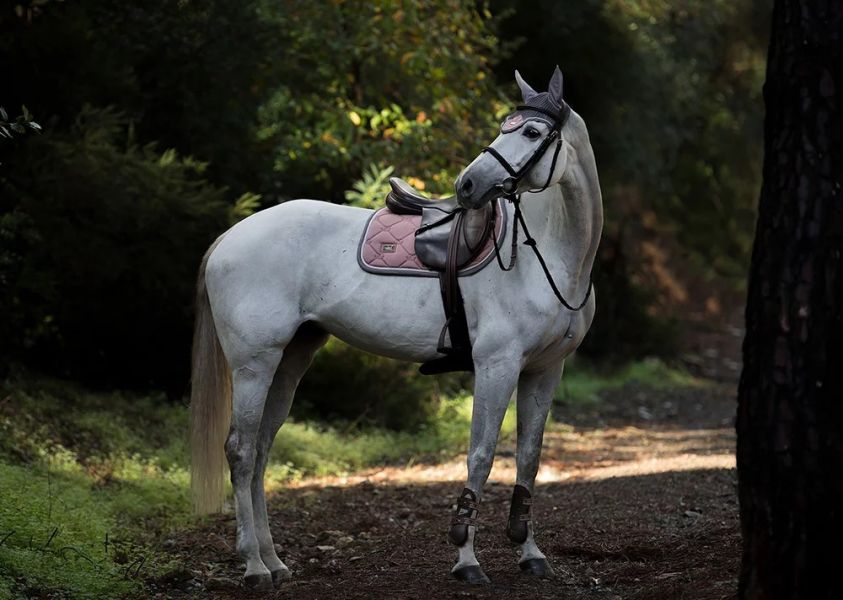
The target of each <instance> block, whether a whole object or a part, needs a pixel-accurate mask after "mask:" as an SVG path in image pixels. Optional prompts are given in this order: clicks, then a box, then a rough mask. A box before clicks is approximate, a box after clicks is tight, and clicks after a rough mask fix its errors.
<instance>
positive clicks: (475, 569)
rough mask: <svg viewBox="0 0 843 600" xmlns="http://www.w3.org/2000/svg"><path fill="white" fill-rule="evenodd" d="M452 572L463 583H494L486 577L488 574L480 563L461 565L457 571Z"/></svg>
mask: <svg viewBox="0 0 843 600" xmlns="http://www.w3.org/2000/svg"><path fill="white" fill-rule="evenodd" d="M451 574H452V575H453V576H454V577H455V578H456V579H457V580H459V581H462V582H463V583H470V584H472V585H477V584H481V583H492V582H491V581H489V578H488V577H486V574H485V573H484V572H483V569H481V568H480V565H468V566H465V567H460V568H459V569H456V570H455V571H451Z"/></svg>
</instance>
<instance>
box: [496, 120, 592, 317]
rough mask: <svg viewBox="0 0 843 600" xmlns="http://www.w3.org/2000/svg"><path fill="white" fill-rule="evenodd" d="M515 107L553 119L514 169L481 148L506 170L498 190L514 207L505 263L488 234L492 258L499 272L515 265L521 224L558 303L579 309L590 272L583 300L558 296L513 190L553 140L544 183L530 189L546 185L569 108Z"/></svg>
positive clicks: (560, 145) (527, 242) (584, 300)
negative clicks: (574, 302) (556, 110)
mask: <svg viewBox="0 0 843 600" xmlns="http://www.w3.org/2000/svg"><path fill="white" fill-rule="evenodd" d="M516 110H531V111H537V112H540V113H544V114H546V115H548V116H549V117H551V118H552V119H553V128H552V130H551V132H550V133H549V134H548V135H547V137H545V138H544V139H543V140H542V143H541V144H540V145H539V147H538V148H536V151H535V152H533V155H532V156H531V157H530V158H529V159H528V160H527V162H526V163H524V166H522V167H521V168H520V169H519V170H518V171H516V170H515V169H513V168H512V165H510V164H509V162H508V161H507V160H506V159H505V158H504V157H503V156H502V155H501V154H500V152H498V151H497V150H495V149H494V148H492V147H491V146H486V147H485V148H483V152H488V153H489V154H491V155H492V156H493V157H495V159H496V160H497V161H498V162H499V163H500V164H501V166H502V167H503V168H504V169H506V172H507V173H509V175H510V176H509V177H507V178H506V179H505V180H504V182H503V183H502V184H501V185H500V188H501V190H502V191H503V192H504V194H503V196H504V198H506V199H507V200H509V201H510V202H511V203H512V204H513V205H514V206H515V218H514V219H513V220H512V250H511V253H510V255H509V265H508V266H506V267H505V266H504V265H503V260H501V250H500V248H499V247H498V240H497V237H495V236H492V242H493V243H494V246H495V258H496V259H497V261H498V266H499V267H500V269H501V270H502V271H511V270H512V269H513V268H514V267H515V261H516V259H517V257H518V224H519V223H521V228H522V229H523V230H524V235H525V236H527V239H526V240H524V245H525V246H529V247H530V248H532V250H533V253H534V254H535V255H536V258H537V259H538V261H539V264H540V265H541V267H542V271H544V276H545V278H546V279H547V282H548V283H549V284H550V289H552V290H553V293H554V295H555V296H556V298H557V299H558V300H559V302H560V303H562V306H564V307H565V308H567V309H568V310H571V311H574V312H576V311H578V310H581V309H582V308H583V307H584V306H585V305H586V303H587V302H588V299H589V298H590V297H591V290H592V289H594V283H593V282H592V279H591V275H590V274H589V277H588V291H587V292H586V293H585V298H583V301H582V302H580V303H579V305H577V306H576V307H574V306H571V304H569V303H568V301H567V300H565V297H564V296H563V295H562V292H560V291H559V288H558V287H557V285H556V282H555V281H554V279H553V275H552V274H551V273H550V270H549V269H548V268H547V263H546V262H545V260H544V257H543V256H542V254H541V252H540V251H539V247H538V244H537V243H536V240H535V238H533V236H531V235H530V230H529V229H527V223H526V221H525V220H524V215H523V214H521V194H519V193H516V191H515V190H517V189H518V183H519V182H520V181H521V179H523V178H524V175H526V174H527V172H528V171H529V170H530V169H531V168H532V167H533V166H534V165H535V164H536V163H537V162H538V161H539V159H541V157H542V156H544V153H545V152H546V151H547V149H548V147H549V146H550V144H552V143H553V141H554V140H556V150H554V152H553V161H552V162H551V165H550V170H549V171H548V173H547V179H546V180H545V183H544V185H543V186H542V187H541V188H540V189H538V190H530V191H531V192H534V193H538V192H543V191H544V190H546V189H547V188H548V187H549V186H550V180H551V178H552V177H553V172H554V171H555V170H556V161H557V159H558V158H559V152H560V151H561V149H562V135H561V132H562V127H564V125H565V123H566V121H567V120H568V116H569V115H570V114H571V107H569V106H568V105H567V104H565V105H564V107H563V109H562V112H561V113H559V114H557V113H554V112H553V111H550V110H546V109H544V108H542V107H538V106H518V107H516Z"/></svg>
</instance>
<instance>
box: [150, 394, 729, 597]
mask: <svg viewBox="0 0 843 600" xmlns="http://www.w3.org/2000/svg"><path fill="white" fill-rule="evenodd" d="M683 393H684V392H683ZM665 397H666V396H665ZM671 398H672V400H670V402H673V401H676V396H675V395H674V396H671ZM732 398H733V396H732V395H731V391H730V390H723V389H721V390H719V391H718V390H711V389H706V390H698V391H696V392H692V393H691V394H690V395H689V396H688V397H686V398H685V399H684V400H681V401H680V403H681V404H683V406H681V407H680V408H678V409H677V410H671V408H670V407H668V411H666V413H665V414H663V415H662V414H659V412H658V410H657V408H658V406H657V405H661V406H663V405H664V402H667V400H664V397H661V396H658V395H656V396H655V397H651V396H647V397H646V398H642V399H641V402H643V404H642V405H641V406H644V408H645V410H643V411H642V410H639V408H640V406H639V405H638V401H633V402H630V401H629V396H628V395H626V396H624V394H622V393H621V394H618V395H617V396H616V397H613V398H607V403H608V404H607V405H606V406H604V407H603V408H605V409H607V410H606V411H605V412H603V416H602V417H600V418H601V419H603V420H604V423H603V427H602V428H601V427H598V426H597V424H595V423H593V422H588V421H584V420H582V419H580V421H579V422H578V423H577V424H576V425H573V426H570V425H556V426H554V427H553V428H551V430H550V431H549V432H548V439H547V440H546V444H545V455H546V456H545V463H546V464H549V465H550V466H547V467H546V470H544V471H543V472H542V473H540V479H539V481H540V483H539V484H538V485H537V489H536V494H535V498H536V504H535V507H534V517H535V519H536V525H537V529H538V540H539V544H540V546H541V547H542V548H543V549H544V551H545V552H546V553H547V554H548V557H549V558H550V560H551V563H552V564H553V566H554V568H555V569H556V577H554V578H553V579H549V580H543V581H539V580H535V579H532V578H530V577H528V576H525V575H522V574H521V573H520V572H519V570H518V567H517V562H518V555H517V547H513V546H511V545H509V543H508V542H507V541H506V537H505V535H504V525H505V519H506V515H507V512H508V501H509V495H510V492H511V487H510V486H511V476H512V475H513V474H514V473H513V472H512V468H511V464H510V463H512V460H513V459H512V458H511V456H510V454H511V449H508V448H507V447H505V446H504V447H503V448H502V449H501V454H502V457H501V458H500V459H499V460H498V461H497V462H496V467H495V470H494V471H493V473H492V478H491V480H490V482H489V484H488V486H487V489H486V492H485V495H484V501H483V505H482V507H481V515H480V522H481V528H480V532H479V534H478V542H477V549H478V558H479V559H480V561H481V563H482V565H483V567H484V569H485V571H486V573H487V574H488V575H489V577H490V578H491V579H492V584H491V585H489V586H483V587H467V586H465V585H463V584H460V583H458V582H456V581H453V580H451V578H450V577H449V570H450V567H451V565H452V564H453V561H454V559H455V556H456V552H455V550H454V549H453V548H452V547H451V546H449V545H448V543H447V541H446V539H445V533H446V530H447V527H448V522H449V518H450V514H451V507H452V503H453V501H454V499H455V497H456V495H457V493H458V492H459V490H460V489H461V486H462V483H461V480H460V476H459V469H461V468H463V467H462V466H461V461H456V462H455V463H454V464H453V465H441V467H440V470H439V471H437V470H436V469H435V468H432V467H430V466H423V467H418V468H413V469H401V468H396V467H390V468H385V469H382V470H378V471H374V472H371V473H369V474H363V475H360V476H357V477H349V478H335V479H334V480H331V479H330V478H327V479H322V480H318V481H311V482H304V484H303V485H301V486H298V487H294V488H290V489H286V490H284V491H282V492H280V493H277V494H275V495H274V496H273V498H272V500H271V508H270V512H271V515H270V519H271V525H272V531H273V534H274V537H275V541H276V544H277V546H278V551H279V555H280V556H281V557H282V559H284V560H285V562H286V563H287V564H288V566H289V567H290V568H291V569H292V571H293V579H292V581H290V582H287V583H285V584H284V586H283V587H282V588H281V589H279V590H277V591H276V592H274V593H272V594H268V595H263V596H261V595H254V594H250V593H249V592H247V591H246V590H244V589H242V588H241V587H240V583H239V581H240V579H239V578H240V575H241V572H242V571H241V565H240V561H239V560H238V558H237V556H236V553H235V551H234V535H235V523H234V519H233V517H232V516H230V515H229V516H220V517H217V518H214V519H212V520H210V521H208V522H206V523H205V524H203V526H202V527H201V528H199V529H195V530H193V531H191V532H186V533H183V534H181V535H180V537H178V538H176V539H174V540H170V542H169V547H170V548H169V552H170V553H171V554H173V555H174V558H176V559H177V560H179V561H180V562H182V563H183V564H184V565H185V567H186V568H185V569H181V570H178V571H175V572H174V573H173V574H172V575H171V576H170V577H168V578H164V579H163V580H158V581H151V582H149V585H148V593H149V596H150V597H160V598H192V597H199V598H221V599H235V598H248V597H267V598H296V599H311V598H312V599H316V598H331V599H335V600H340V599H352V598H372V597H382V598H418V599H420V600H422V599H428V598H500V597H505V598H530V599H535V598H563V599H570V600H591V599H613V600H619V599H623V600H635V599H640V600H645V599H646V600H668V599H670V600H677V599H683V598H687V599H693V600H720V599H724V598H733V597H734V596H735V589H736V580H737V568H738V565H739V553H740V533H739V524H738V511H737V500H736V476H735V472H734V469H733V468H732V465H733V460H734V459H733V449H734V436H733V433H732V432H733V430H732V428H731V426H725V425H724V423H728V422H729V421H730V419H731V413H732V412H733V410H734V402H733V400H732ZM617 402H624V403H625V406H626V408H624V409H623V410H631V411H634V415H632V416H630V415H625V416H624V415H623V414H621V413H623V410H620V409H619V410H618V411H615V408H616V407H615V404H616V403H617ZM689 403H690V404H689ZM630 407H631V408H630ZM563 410H564V409H563ZM616 413H617V415H618V418H617V419H615V417H614V416H612V415H614V414H616ZM606 415H608V416H606ZM578 418H579V417H578ZM574 421H575V422H576V420H574ZM437 476H439V479H438V480H436V477H437Z"/></svg>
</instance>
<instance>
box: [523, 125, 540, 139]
mask: <svg viewBox="0 0 843 600" xmlns="http://www.w3.org/2000/svg"><path fill="white" fill-rule="evenodd" d="M524 135H526V136H527V137H528V138H530V139H531V140H535V139H537V138H538V137H539V136H540V135H541V133H539V130H538V129H536V128H535V127H528V128H527V129H525V130H524Z"/></svg>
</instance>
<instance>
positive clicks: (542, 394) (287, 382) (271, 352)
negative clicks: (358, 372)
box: [191, 67, 603, 589]
mask: <svg viewBox="0 0 843 600" xmlns="http://www.w3.org/2000/svg"><path fill="white" fill-rule="evenodd" d="M516 80H517V81H518V84H519V86H520V88H521V91H522V94H523V96H524V101H525V104H526V105H527V106H524V107H519V111H518V112H517V113H516V114H515V115H513V116H512V117H510V118H509V119H508V120H507V121H506V122H505V123H504V124H503V126H502V133H501V135H500V136H498V138H497V139H496V140H495V141H494V142H493V143H492V145H491V146H490V148H491V150H488V149H487V150H486V151H484V152H483V153H481V154H480V155H479V156H478V157H477V158H476V159H475V160H474V161H473V162H472V163H471V164H470V165H469V166H468V167H467V168H466V169H465V170H464V171H463V172H462V174H461V175H460V177H459V178H458V179H457V182H456V188H457V197H458V200H459V203H460V205H461V206H463V207H465V208H467V209H470V208H473V207H477V206H480V205H482V204H483V203H485V202H489V201H491V200H492V199H493V198H495V197H500V196H502V195H503V194H504V192H505V191H506V192H511V193H519V194H523V198H522V206H523V210H524V218H525V222H526V225H527V226H528V227H529V230H530V231H531V233H532V234H533V236H534V237H535V240H536V242H537V247H538V248H539V249H540V250H541V253H542V254H543V256H544V257H545V259H546V263H547V271H548V272H549V275H550V276H552V278H553V280H555V282H556V284H557V286H558V288H559V290H560V291H561V294H562V295H563V296H564V297H565V298H567V299H568V301H569V302H570V304H571V305H572V306H571V308H573V309H575V310H572V309H571V308H566V307H565V306H564V305H563V304H562V303H560V300H559V299H557V295H556V294H555V293H554V292H553V290H552V289H551V287H550V285H549V283H548V278H547V276H546V274H545V272H544V271H543V269H542V266H541V264H540V262H539V260H537V257H536V256H533V255H532V254H529V253H527V252H522V253H520V254H521V255H520V256H519V257H518V260H517V262H516V264H515V267H514V268H513V269H512V270H511V271H503V270H501V269H499V268H498V267H497V266H495V265H489V266H487V267H485V268H484V269H483V270H481V271H479V272H477V273H475V274H473V275H471V276H467V277H464V278H461V279H460V281H461V288H462V295H463V298H464V302H465V311H466V315H467V321H468V326H469V332H470V340H471V343H472V358H473V362H474V371H475V383H474V405H473V413H472V421H471V442H470V447H469V451H468V479H467V482H466V485H465V489H464V490H463V492H462V494H461V495H460V496H459V499H458V502H457V511H456V514H455V516H454V519H453V521H452V525H451V530H450V535H449V537H450V539H451V541H452V543H454V544H456V545H457V546H458V550H459V556H458V560H457V563H456V564H455V566H454V568H453V569H452V573H453V574H454V576H455V577H457V578H458V579H461V580H464V581H468V582H472V583H477V582H488V578H487V577H486V575H485V574H484V573H483V571H482V570H481V568H480V565H479V563H478V561H477V558H476V557H475V554H474V538H475V532H476V517H477V512H478V510H477V509H478V507H479V504H480V499H481V495H482V491H483V486H484V484H485V483H486V480H487V478H488V476H489V472H490V470H491V468H492V461H493V459H494V455H495V445H496V442H497V438H498V434H499V432H500V428H501V422H502V419H503V416H504V412H505V411H506V407H507V405H508V403H509V401H510V398H511V397H512V395H513V393H514V392H515V391H516V388H517V412H518V426H517V431H518V441H517V459H516V462H517V479H516V486H515V490H514V493H513V503H512V508H511V512H510V520H509V525H508V527H507V534H508V535H509V537H510V539H512V540H514V541H516V542H517V543H519V544H520V545H521V556H520V562H519V564H520V566H521V568H522V570H524V571H526V572H528V573H532V574H535V575H538V576H546V575H549V574H551V573H552V571H551V570H550V566H549V564H548V562H547V560H546V558H545V555H544V554H543V553H542V552H541V551H540V550H539V548H538V546H537V545H536V541H535V539H534V536H533V528H532V523H531V521H530V505H531V503H532V499H531V494H532V490H533V484H534V482H535V478H536V473H537V471H538V467H539V458H540V454H541V447H542V438H543V434H544V427H545V422H546V418H547V414H548V410H549V408H550V406H551V403H552V400H553V394H554V390H555V389H556V387H557V386H558V384H559V381H560V378H561V376H562V367H563V362H564V359H565V357H567V356H568V355H569V354H571V352H573V351H574V350H575V349H576V348H577V346H578V345H579V344H580V342H581V341H582V339H583V337H584V336H585V334H586V331H587V330H588V328H589V326H590V325H591V321H592V318H593V316H594V307H595V304H594V295H593V294H591V295H590V296H589V292H590V290H591V283H590V273H591V268H592V263H593V261H594V257H595V253H596V251H597V245H598V242H599V240H600V232H601V228H602V222H603V209H602V203H601V195H600V187H599V183H598V178H597V169H596V166H595V161H594V154H593V152H592V149H591V145H590V143H589V138H588V132H587V130H586V126H585V123H584V121H583V120H582V118H581V117H580V116H579V115H577V114H576V113H574V112H572V111H570V109H569V108H568V107H567V105H566V104H565V103H564V101H563V100H562V74H561V72H560V71H559V69H558V67H557V69H556V71H555V72H554V75H553V77H552V79H551V82H550V86H549V91H548V92H543V93H537V92H536V91H534V90H533V89H532V88H531V87H530V86H529V85H528V84H526V83H525V82H524V81H523V79H521V77H520V76H519V75H518V73H517V72H516ZM546 138H550V139H552V140H553V141H554V142H556V146H557V148H556V150H555V151H554V152H550V151H548V152H545V150H547V149H548V148H550V147H552V146H553V144H548V143H545V142H544V140H545V139H546ZM539 150H541V152H539ZM536 189H540V190H541V191H539V192H535V190H536ZM530 190H534V191H533V192H531V191H530ZM508 210H509V222H510V223H511V222H512V219H513V218H514V216H513V207H512V205H511V204H510V205H509V207H508ZM370 215H371V211H369V210H364V209H361V208H353V207H347V206H338V205H334V204H330V203H328V202H319V201H313V200H295V201H291V202H285V203H284V204H281V205H278V206H275V207H272V208H269V209H266V210H263V211H261V212H259V213H256V214H254V215H252V216H250V217H249V218H247V219H245V220H243V221H241V222H240V223H238V224H237V225H235V226H234V227H232V228H231V229H230V230H229V231H227V232H226V233H224V234H223V235H222V236H220V238H219V239H217V240H216V242H214V244H213V245H212V246H211V247H210V249H209V250H208V252H207V253H206V254H205V257H204V259H203V261H202V264H201V267H200V272H199V281H198V291H197V315H196V329H195V333H194V348H193V388H192V394H191V427H192V433H191V450H192V465H191V466H192V484H193V490H194V495H195V501H196V507H197V510H198V511H199V512H211V511H215V510H219V509H220V508H221V506H222V502H223V493H224V487H223V472H224V461H225V458H226V457H227V459H228V464H229V468H230V472H231V483H232V485H233V488H234V497H235V506H236V516H237V552H238V553H239V555H240V556H241V557H242V559H243V560H244V561H245V564H246V572H245V582H246V585H247V586H249V587H253V588H258V589H267V588H270V587H271V586H272V585H273V583H274V584H276V585H277V584H278V583H280V582H281V581H282V580H284V579H286V578H289V577H290V571H289V569H288V568H287V567H286V566H285V565H284V563H283V562H282V561H281V559H279V558H278V556H277V554H276V551H275V546H274V545H273V542H272V535H271V534H270V531H269V525H268V522H267V511H266V500H265V495H264V482H263V480H264V472H265V469H266V464H267V458H268V455H269V449H270V446H271V445H272V442H273V440H274V438H275V436H276V434H277V432H278V430H279V428H280V427H281V425H282V424H283V423H284V420H285V419H286V418H287V415H288V413H289V410H290V406H291V404H292V401H293V395H294V393H295V391H296V387H297V385H298V383H299V380H300V379H301V378H302V376H303V375H304V373H305V371H306V370H307V368H308V366H309V365H310V363H311V360H312V358H313V355H314V353H315V352H316V350H317V349H318V348H320V347H321V346H322V345H323V344H324V342H325V341H326V339H327V338H328V336H329V335H335V336H337V337H338V338H340V339H342V340H343V341H345V342H347V343H349V344H351V345H353V346H356V347H357V348H361V349H363V350H366V351H369V352H373V353H376V354H380V355H383V356H388V357H392V358H396V359H400V360H406V361H415V362H424V361H428V360H431V359H434V358H437V357H438V356H439V355H438V354H437V341H438V337H439V333H440V330H441V328H442V324H443V319H444V317H443V307H442V302H441V297H440V290H439V283H438V280H437V279H436V278H430V277H394V276H383V275H374V274H371V273H367V272H364V271H363V270H362V269H361V268H360V267H359V266H358V263H357V258H356V252H357V247H358V242H359V239H360V236H361V233H362V230H363V228H364V226H365V225H366V222H367V219H368V218H369V216H370ZM511 235H512V232H509V233H508V237H507V240H506V241H505V242H504V244H502V248H506V250H504V251H503V253H504V254H508V253H509V250H508V248H509V243H510V237H509V236H511ZM504 258H505V259H506V256H504ZM583 298H586V299H587V301H583ZM581 301H583V306H582V307H579V306H577V305H579V304H580V302H581ZM579 308H581V310H579Z"/></svg>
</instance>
